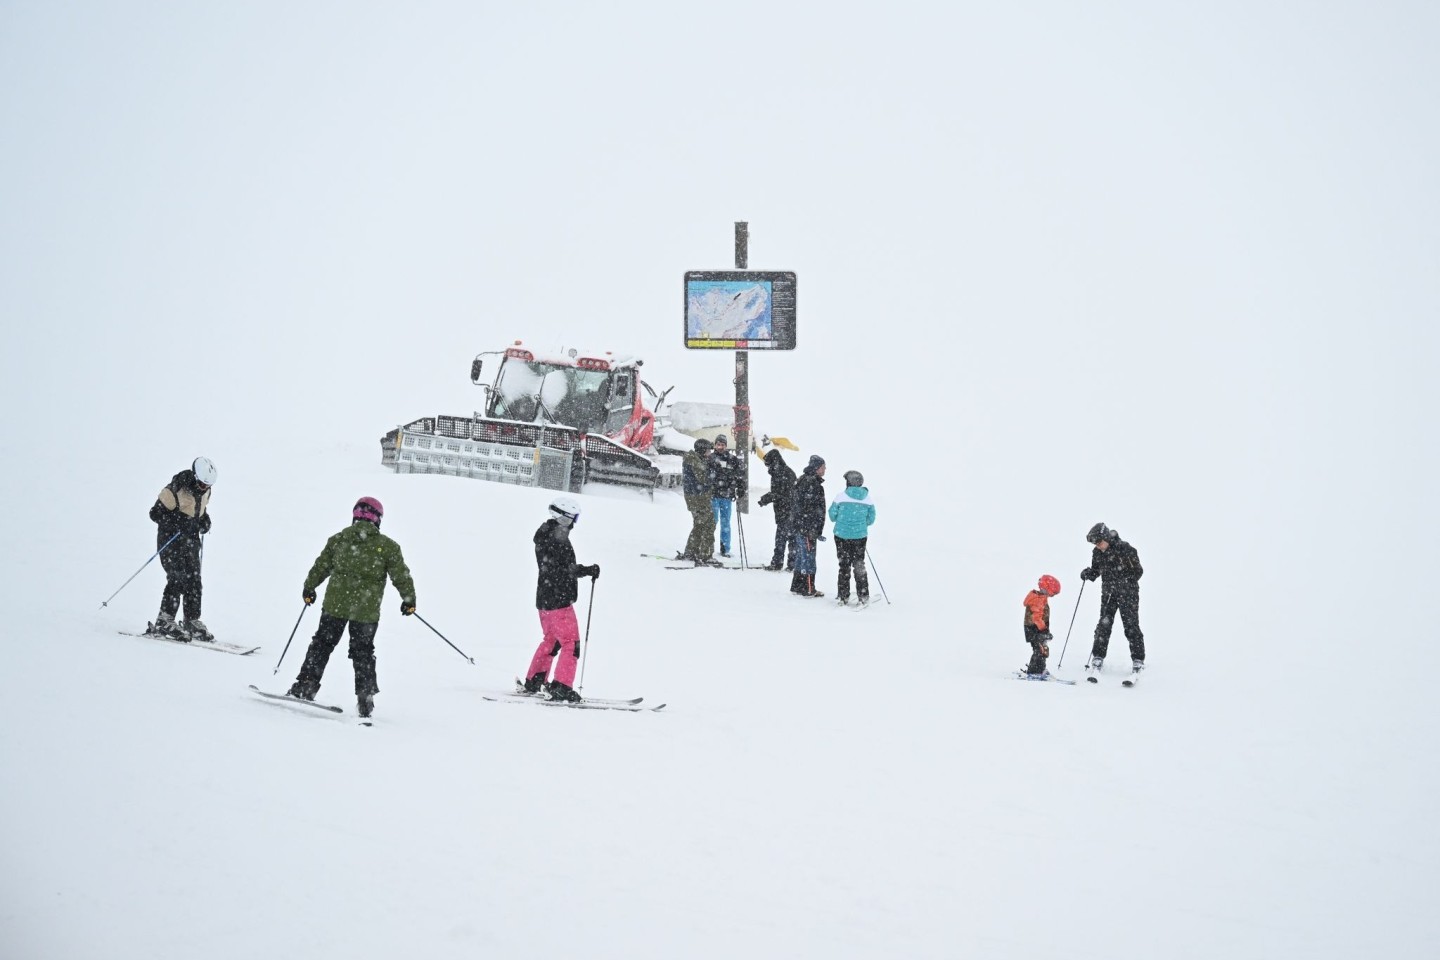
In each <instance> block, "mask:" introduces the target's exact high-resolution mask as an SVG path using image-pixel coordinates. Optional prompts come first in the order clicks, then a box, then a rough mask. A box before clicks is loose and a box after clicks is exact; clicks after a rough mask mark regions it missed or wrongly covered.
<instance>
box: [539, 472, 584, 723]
mask: <svg viewBox="0 0 1440 960" xmlns="http://www.w3.org/2000/svg"><path fill="white" fill-rule="evenodd" d="M579 521H580V504H578V503H576V502H575V501H574V500H572V499H571V498H570V497H556V498H555V499H554V500H552V501H551V502H550V519H549V520H546V521H545V522H544V523H542V524H540V529H538V530H536V531H535V536H534V538H533V539H534V541H535V565H536V567H537V568H538V570H539V573H538V578H537V581H536V585H535V607H536V609H537V610H539V611H540V630H541V633H542V636H541V638H540V646H538V647H536V648H535V655H534V656H533V657H531V658H530V668H529V669H528V670H526V671H525V692H526V693H539V692H540V690H541V688H542V687H543V688H544V689H545V691H546V692H547V693H549V694H550V697H551V699H553V700H570V701H575V702H578V701H579V700H580V694H579V693H577V692H576V691H575V689H574V685H575V668H576V666H577V665H578V664H579V662H580V624H579V621H578V620H576V618H575V598H576V597H577V596H578V595H579V593H580V590H579V587H578V586H577V585H576V584H577V582H578V580H579V578H581V577H589V578H590V580H591V582H592V583H593V582H594V581H596V580H598V579H600V565H599V564H595V563H592V564H590V565H589V566H588V567H587V566H581V565H580V564H577V563H576V562H575V548H574V547H573V546H571V545H570V531H571V529H572V528H574V526H575V524H576V523H578V522H579ZM557 655H558V656H559V658H560V659H559V661H558V662H556V663H555V678H554V679H553V680H551V681H550V682H549V683H548V684H547V683H546V682H545V678H546V676H547V675H548V674H549V673H550V666H551V662H552V661H555V657H556V656H557Z"/></svg>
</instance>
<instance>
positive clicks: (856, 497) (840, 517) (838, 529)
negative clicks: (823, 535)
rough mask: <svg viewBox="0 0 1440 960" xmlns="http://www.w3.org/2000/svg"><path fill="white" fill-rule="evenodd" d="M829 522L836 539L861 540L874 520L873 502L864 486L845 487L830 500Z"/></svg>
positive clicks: (867, 533)
mask: <svg viewBox="0 0 1440 960" xmlns="http://www.w3.org/2000/svg"><path fill="white" fill-rule="evenodd" d="M830 522H831V523H833V524H834V525H835V526H834V530H833V532H834V534H835V539H837V540H863V539H865V538H866V537H867V536H869V533H870V524H872V523H874V522H875V503H874V501H872V500H871V499H870V491H869V490H868V489H867V488H865V487H846V488H845V489H844V490H841V491H840V492H839V493H837V494H835V499H834V500H831V501H830Z"/></svg>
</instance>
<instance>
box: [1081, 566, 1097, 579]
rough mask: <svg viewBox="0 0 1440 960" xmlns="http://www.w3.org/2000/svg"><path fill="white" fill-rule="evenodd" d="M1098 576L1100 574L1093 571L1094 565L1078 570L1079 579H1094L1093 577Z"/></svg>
mask: <svg viewBox="0 0 1440 960" xmlns="http://www.w3.org/2000/svg"><path fill="white" fill-rule="evenodd" d="M1099 576H1100V574H1098V573H1096V572H1095V568H1094V567H1086V568H1085V569H1084V570H1081V571H1080V579H1081V580H1094V579H1096V578H1097V577H1099Z"/></svg>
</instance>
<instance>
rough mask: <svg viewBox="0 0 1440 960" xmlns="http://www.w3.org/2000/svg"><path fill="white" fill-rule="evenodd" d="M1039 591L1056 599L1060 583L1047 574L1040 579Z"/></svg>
mask: <svg viewBox="0 0 1440 960" xmlns="http://www.w3.org/2000/svg"><path fill="white" fill-rule="evenodd" d="M1040 589H1041V591H1042V592H1044V593H1047V594H1049V595H1050V596H1052V597H1058V596H1059V595H1060V581H1059V580H1056V579H1055V578H1054V577H1052V576H1050V574H1048V573H1047V574H1045V576H1043V577H1041V578H1040Z"/></svg>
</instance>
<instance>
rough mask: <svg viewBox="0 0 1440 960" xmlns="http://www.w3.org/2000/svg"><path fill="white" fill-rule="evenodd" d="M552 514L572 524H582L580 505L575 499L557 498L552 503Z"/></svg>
mask: <svg viewBox="0 0 1440 960" xmlns="http://www.w3.org/2000/svg"><path fill="white" fill-rule="evenodd" d="M550 512H551V513H553V514H555V516H557V517H560V518H561V519H564V520H569V521H570V522H571V523H572V524H574V523H579V522H580V504H578V503H576V502H575V498H574V497H556V498H555V499H554V500H551V501H550Z"/></svg>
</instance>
